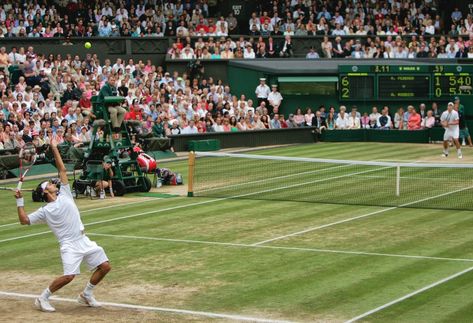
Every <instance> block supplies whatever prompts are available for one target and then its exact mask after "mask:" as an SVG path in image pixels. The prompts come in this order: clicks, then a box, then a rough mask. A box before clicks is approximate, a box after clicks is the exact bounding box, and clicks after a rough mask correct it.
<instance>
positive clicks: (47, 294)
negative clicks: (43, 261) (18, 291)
mask: <svg viewBox="0 0 473 323" xmlns="http://www.w3.org/2000/svg"><path fill="white" fill-rule="evenodd" d="M52 294H53V293H51V291H50V290H49V287H48V288H46V289H45V290H43V292H42V293H41V296H40V297H41V298H43V299H49V297H50V296H51V295H52Z"/></svg>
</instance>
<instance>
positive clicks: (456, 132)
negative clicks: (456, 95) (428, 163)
mask: <svg viewBox="0 0 473 323" xmlns="http://www.w3.org/2000/svg"><path fill="white" fill-rule="evenodd" d="M453 108H454V104H453V102H449V103H448V105H447V110H446V111H444V112H443V113H442V115H441V116H440V123H441V124H442V127H444V128H445V133H444V135H443V154H442V156H443V157H448V142H449V140H452V141H453V143H454V144H455V147H456V148H457V156H458V158H463V155H462V150H461V146H460V141H459V140H458V138H459V137H460V126H459V124H460V117H459V115H458V112H457V111H455V110H454V109H453Z"/></svg>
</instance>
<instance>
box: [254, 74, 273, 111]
mask: <svg viewBox="0 0 473 323" xmlns="http://www.w3.org/2000/svg"><path fill="white" fill-rule="evenodd" d="M259 81H260V84H259V85H258V86H257V87H256V90H255V94H256V98H257V99H258V106H259V105H260V104H261V102H263V101H264V102H266V101H267V99H268V96H269V94H270V93H271V90H270V88H269V86H268V85H267V84H266V78H264V77H262V78H260V79H259Z"/></svg>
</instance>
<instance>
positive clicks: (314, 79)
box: [278, 76, 338, 83]
mask: <svg viewBox="0 0 473 323" xmlns="http://www.w3.org/2000/svg"><path fill="white" fill-rule="evenodd" d="M336 82H338V77H336V76H281V77H278V83H336Z"/></svg>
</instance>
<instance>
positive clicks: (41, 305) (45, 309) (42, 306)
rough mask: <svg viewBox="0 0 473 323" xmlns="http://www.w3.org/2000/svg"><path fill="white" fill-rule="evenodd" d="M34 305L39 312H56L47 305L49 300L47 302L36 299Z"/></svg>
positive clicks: (39, 298) (43, 299)
mask: <svg viewBox="0 0 473 323" xmlns="http://www.w3.org/2000/svg"><path fill="white" fill-rule="evenodd" d="M34 305H35V306H36V307H37V308H38V309H39V310H40V311H43V312H56V309H55V308H54V307H53V306H52V305H51V304H50V303H49V300H47V299H45V298H42V297H38V298H37V299H36V300H35V301H34Z"/></svg>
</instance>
